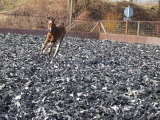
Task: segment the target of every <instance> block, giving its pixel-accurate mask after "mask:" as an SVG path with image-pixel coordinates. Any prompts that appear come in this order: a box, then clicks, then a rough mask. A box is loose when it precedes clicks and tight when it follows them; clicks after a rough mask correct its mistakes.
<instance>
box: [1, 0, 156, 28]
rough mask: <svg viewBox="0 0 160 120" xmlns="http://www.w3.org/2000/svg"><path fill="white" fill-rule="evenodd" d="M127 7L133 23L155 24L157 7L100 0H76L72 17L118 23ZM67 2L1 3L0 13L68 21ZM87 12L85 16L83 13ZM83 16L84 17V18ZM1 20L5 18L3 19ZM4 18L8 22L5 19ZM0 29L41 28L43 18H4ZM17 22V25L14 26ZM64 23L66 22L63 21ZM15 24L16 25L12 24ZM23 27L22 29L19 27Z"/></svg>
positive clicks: (7, 0)
mask: <svg viewBox="0 0 160 120" xmlns="http://www.w3.org/2000/svg"><path fill="white" fill-rule="evenodd" d="M128 5H131V7H132V8H133V9H134V15H133V17H132V20H135V21H154V20H156V11H157V10H156V9H155V8H156V7H146V6H145V7H144V6H143V7H142V6H139V5H136V4H133V3H131V2H126V1H125V2H123V1H122V2H104V1H101V0H91V1H90V3H89V4H86V3H85V2H84V0H78V1H77V4H76V5H75V10H74V11H75V13H74V15H73V16H74V18H79V19H86V18H87V19H94V20H102V19H103V20H108V21H121V20H123V17H124V13H123V11H124V9H125V7H127V6H128ZM69 9H70V8H69V6H68V3H67V0H1V1H0V13H2V12H5V13H13V14H15V15H17V16H26V15H27V16H43V17H45V16H47V15H49V16H54V17H56V18H65V20H66V21H67V22H68V21H69V17H70V11H69ZM85 13H87V14H85ZM84 14H85V15H84ZM84 16H85V17H84ZM3 17H4V16H3ZM3 17H2V15H1V19H2V18H3ZM5 19H7V21H6V20H5ZM5 19H3V22H2V21H1V23H3V24H0V26H2V25H3V27H8V26H7V25H8V21H10V23H9V24H10V26H11V25H13V24H14V27H16V25H18V27H20V28H21V27H22V25H21V24H22V23H23V24H24V22H25V24H26V26H27V25H28V24H30V23H31V22H32V24H34V27H29V28H34V29H35V28H36V29H37V28H43V24H46V23H44V18H38V17H37V18H31V17H30V18H24V17H15V18H14V21H13V16H5ZM15 21H16V23H15ZM64 22H65V21H64ZM15 24H16V25H15ZM22 28H23V27H22Z"/></svg>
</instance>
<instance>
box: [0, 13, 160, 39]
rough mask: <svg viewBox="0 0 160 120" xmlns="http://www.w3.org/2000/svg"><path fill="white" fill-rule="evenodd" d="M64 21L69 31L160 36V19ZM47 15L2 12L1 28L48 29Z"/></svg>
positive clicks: (60, 19)
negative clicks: (127, 21) (21, 14)
mask: <svg viewBox="0 0 160 120" xmlns="http://www.w3.org/2000/svg"><path fill="white" fill-rule="evenodd" d="M61 22H64V23H65V25H66V26H67V31H72V32H74V31H76V32H93V33H110V34H126V30H128V31H127V34H128V35H137V36H152V37H160V21H131V22H129V23H128V25H126V22H124V21H104V20H100V21H94V20H80V19H72V24H70V20H69V19H65V18H57V20H56V23H61ZM46 24H47V23H46V20H45V16H20V15H15V14H2V13H0V27H1V28H22V29H39V30H40V29H41V30H42V29H43V30H45V29H47V28H46V26H47V25H46Z"/></svg>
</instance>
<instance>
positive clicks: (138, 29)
mask: <svg viewBox="0 0 160 120" xmlns="http://www.w3.org/2000/svg"><path fill="white" fill-rule="evenodd" d="M139 31H140V22H139V21H138V27H137V36H139Z"/></svg>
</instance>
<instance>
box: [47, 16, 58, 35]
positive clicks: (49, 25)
mask: <svg viewBox="0 0 160 120" xmlns="http://www.w3.org/2000/svg"><path fill="white" fill-rule="evenodd" d="M47 20H48V30H49V32H50V33H51V32H52V30H53V28H54V27H55V24H54V22H55V20H56V19H53V18H52V17H47Z"/></svg>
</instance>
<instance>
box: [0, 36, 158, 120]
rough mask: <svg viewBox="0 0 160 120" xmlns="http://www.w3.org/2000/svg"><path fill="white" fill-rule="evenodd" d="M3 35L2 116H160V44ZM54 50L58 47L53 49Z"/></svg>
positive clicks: (3, 119)
mask: <svg viewBox="0 0 160 120" xmlns="http://www.w3.org/2000/svg"><path fill="white" fill-rule="evenodd" d="M44 40H45V36H32V35H18V34H0V45H1V47H0V120H106V119H107V120H117V119H118V120H159V119H160V46H153V45H143V44H130V43H124V42H115V41H108V40H102V41H98V40H89V39H81V38H71V37H67V38H65V40H64V41H63V43H62V46H61V48H60V51H59V53H58V55H57V56H56V58H55V59H54V63H53V64H50V62H49V61H50V59H49V58H47V55H44V57H43V58H40V57H39V52H40V46H41V44H42V42H43V41H44ZM54 50H55V47H54V49H53V51H54Z"/></svg>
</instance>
